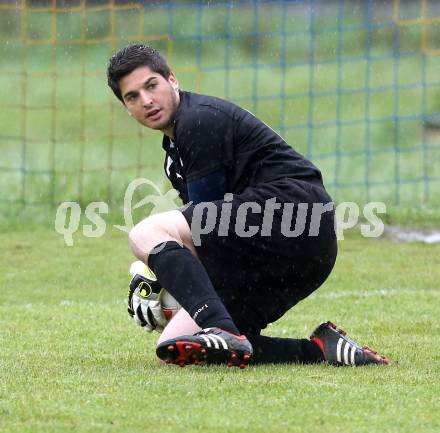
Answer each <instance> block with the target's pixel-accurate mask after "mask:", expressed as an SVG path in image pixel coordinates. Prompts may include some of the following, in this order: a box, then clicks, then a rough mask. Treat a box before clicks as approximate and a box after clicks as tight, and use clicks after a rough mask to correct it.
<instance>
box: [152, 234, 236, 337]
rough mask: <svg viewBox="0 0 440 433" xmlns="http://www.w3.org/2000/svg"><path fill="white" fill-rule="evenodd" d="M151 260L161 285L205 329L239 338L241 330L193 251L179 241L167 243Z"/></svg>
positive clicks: (153, 254) (159, 248) (163, 244)
mask: <svg viewBox="0 0 440 433" xmlns="http://www.w3.org/2000/svg"><path fill="white" fill-rule="evenodd" d="M155 250H157V251H158V252H157V253H151V254H150V255H149V257H148V266H149V267H150V268H151V270H152V271H153V272H154V273H155V275H156V277H157V280H158V281H159V282H160V284H161V286H162V287H164V288H166V290H167V291H168V292H169V293H171V295H173V296H174V297H175V298H176V300H177V301H178V302H179V303H180V305H181V306H182V307H183V308H184V309H185V310H186V311H187V312H188V313H189V314H190V316H191V317H192V318H193V319H194V320H195V322H196V323H197V325H199V326H200V327H201V328H209V327H218V328H221V329H224V330H225V331H228V332H231V333H233V334H236V335H239V334H240V332H239V331H238V329H237V327H236V326H235V324H234V322H233V321H232V318H231V316H230V314H229V313H228V311H227V310H226V308H225V306H224V305H223V303H222V301H221V300H220V298H219V297H218V295H217V292H216V291H215V289H214V286H213V285H212V283H211V280H210V279H209V276H208V274H207V272H206V269H205V268H204V267H203V265H202V264H201V263H200V261H199V260H198V259H197V258H196V257H195V256H194V255H193V254H192V253H191V251H190V250H189V249H188V248H186V247H182V246H180V245H179V244H178V243H177V242H174V241H169V242H163V243H162V244H159V245H157V246H156V247H155Z"/></svg>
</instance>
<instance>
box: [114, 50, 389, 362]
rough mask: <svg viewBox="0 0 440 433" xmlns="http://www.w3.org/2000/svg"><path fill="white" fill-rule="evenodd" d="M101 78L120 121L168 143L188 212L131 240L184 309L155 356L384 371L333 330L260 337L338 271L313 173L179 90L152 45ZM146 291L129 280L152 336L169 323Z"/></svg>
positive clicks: (171, 215) (246, 119) (231, 108)
mask: <svg viewBox="0 0 440 433" xmlns="http://www.w3.org/2000/svg"><path fill="white" fill-rule="evenodd" d="M107 77H108V84H109V86H110V87H111V89H112V90H113V92H114V94H115V95H116V97H117V98H118V99H119V100H120V101H121V102H122V104H123V105H124V107H125V109H126V110H127V111H128V114H129V115H130V116H132V117H133V118H134V119H135V120H137V121H138V122H139V123H140V124H141V125H143V126H146V127H148V128H151V129H155V130H159V131H161V132H162V133H163V134H164V135H163V140H162V147H163V149H164V151H165V164H164V168H165V172H166V175H167V177H168V179H169V180H170V181H171V183H172V185H173V187H174V188H175V189H176V190H177V191H178V192H179V195H180V198H181V199H182V201H183V203H184V204H185V206H184V207H183V208H182V209H180V210H173V211H169V212H164V213H160V214H156V215H152V216H149V217H148V218H146V219H144V220H143V221H141V222H140V223H139V224H137V225H136V226H135V227H134V228H133V229H132V230H131V232H130V234H129V241H130V246H131V248H132V251H133V253H134V255H135V256H136V257H137V258H138V259H139V260H141V261H142V262H143V263H145V264H146V265H148V267H149V268H150V269H151V270H152V271H153V273H154V274H155V276H156V277H157V282H158V284H160V286H161V287H166V289H167V290H168V292H169V293H170V294H171V295H172V296H174V298H175V299H176V300H177V301H178V302H179V303H180V305H181V306H182V309H181V310H180V311H179V312H178V313H177V314H176V315H175V317H174V318H173V319H172V320H171V321H170V322H169V324H168V325H167V326H166V328H165V329H164V331H163V332H162V334H161V337H160V339H159V342H158V345H157V348H156V353H157V355H158V357H159V358H161V359H162V360H164V361H165V362H168V363H175V364H179V365H182V366H183V365H186V364H197V363H199V362H204V363H207V364H218V363H224V364H228V365H230V366H232V365H235V366H240V367H245V366H246V365H247V364H248V363H249V362H253V363H293V362H301V363H316V362H322V361H327V362H329V363H332V364H337V365H343V364H350V365H363V364H370V363H375V364H386V363H388V361H387V359H386V358H385V357H383V356H381V355H378V354H377V353H376V352H374V351H373V350H371V349H368V348H361V347H360V346H359V345H357V344H356V343H355V342H353V341H352V340H349V339H348V338H347V337H346V336H345V333H344V332H343V331H341V330H339V329H337V328H336V326H335V325H334V324H332V323H331V322H327V323H323V324H321V325H320V326H318V327H317V328H316V329H315V331H314V332H313V333H312V335H311V338H303V339H295V338H275V337H268V336H262V335H261V331H262V329H264V328H266V326H267V325H268V324H269V323H272V322H275V321H276V320H278V319H279V318H280V317H281V316H282V315H283V314H284V313H285V312H286V311H288V310H289V309H290V308H292V307H293V306H294V305H295V304H297V303H298V302H299V301H301V300H302V299H304V298H305V297H307V296H308V295H310V294H311V293H312V292H313V291H315V290H316V289H317V288H318V287H319V286H321V285H322V283H323V282H324V281H325V280H326V278H327V277H328V276H329V274H330V272H331V270H332V268H333V266H334V263H335V260H336V254H337V244H336V236H335V230H334V210H333V206H332V202H331V198H330V197H329V195H328V194H327V192H326V190H325V188H324V185H323V181H322V177H321V173H320V171H319V170H318V169H317V168H316V167H315V166H314V165H313V164H312V163H311V162H310V161H308V160H307V159H305V158H304V157H303V156H301V155H300V154H298V153H297V152H296V151H295V150H293V149H292V148H291V147H290V146H289V145H288V144H286V142H285V141H284V140H283V139H282V138H281V137H280V136H279V135H278V134H276V133H275V132H274V131H273V130H272V129H271V128H270V127H268V126H267V125H266V124H264V123H263V122H262V121H260V120H259V119H257V118H256V117H255V116H253V115H252V114H251V113H249V112H248V111H246V110H244V109H242V108H240V107H238V106H236V105H234V104H232V103H230V102H227V101H224V100H221V99H218V98H214V97H210V96H204V95H199V94H196V93H192V92H187V91H182V90H180V89H179V85H178V80H177V78H176V76H175V74H174V73H173V72H172V71H171V69H170V67H169V66H168V64H167V63H166V61H165V59H164V58H163V57H162V56H161V55H160V53H159V52H157V51H156V50H155V49H153V48H151V47H149V46H146V45H129V46H127V47H124V48H122V49H120V50H119V51H118V52H117V53H116V54H115V55H114V56H113V57H112V58H111V59H110V62H109V65H108V70H107ZM316 210H318V212H315V211H316ZM143 284H144V283H143V278H142V276H140V275H138V274H136V275H135V277H134V279H133V281H132V283H131V290H130V299H129V305H130V308H129V310H130V311H131V313H132V315H133V316H134V318H135V319H136V321H137V322H138V323H139V324H140V325H144V326H147V328H148V329H150V330H151V329H153V328H155V327H156V326H157V325H159V326H163V325H164V324H165V323H164V322H163V320H162V319H163V318H162V316H161V310H160V305H159V303H158V302H159V301H158V299H157V295H155V294H154V293H152V294H151V297H150V296H149V294H150V293H149V292H148V293H143V294H142V293H141V292H142V285H143Z"/></svg>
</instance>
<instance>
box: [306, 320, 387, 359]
mask: <svg viewBox="0 0 440 433" xmlns="http://www.w3.org/2000/svg"><path fill="white" fill-rule="evenodd" d="M346 334H347V333H346V332H345V331H343V330H342V329H339V328H337V327H336V325H335V324H334V323H332V322H327V323H322V324H321V325H319V326H318V327H317V328H316V329H315V330H314V331H313V333H312V335H311V336H310V340H311V341H314V342H315V343H316V344H317V345H318V346H319V347H320V349H321V350H322V352H323V354H324V358H325V360H326V361H327V362H328V363H329V364H333V365H353V366H359V365H368V364H379V365H386V364H389V360H388V358H387V357H385V356H383V355H379V354H378V353H377V352H376V351H375V350H373V349H370V348H369V347H367V346H363V347H361V346H359V345H358V344H357V343H355V342H354V341H352V340H350V339H349V338H348V337H347V336H346Z"/></svg>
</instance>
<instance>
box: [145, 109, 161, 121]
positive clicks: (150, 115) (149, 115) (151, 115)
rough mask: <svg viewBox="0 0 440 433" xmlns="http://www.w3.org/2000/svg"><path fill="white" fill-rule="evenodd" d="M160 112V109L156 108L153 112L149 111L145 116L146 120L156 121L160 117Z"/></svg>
mask: <svg viewBox="0 0 440 433" xmlns="http://www.w3.org/2000/svg"><path fill="white" fill-rule="evenodd" d="M160 112H161V109H160V108H156V109H154V110H150V111H149V112H148V113H147V114H146V116H145V117H146V118H147V119H151V120H156V119H158V118H159V117H160Z"/></svg>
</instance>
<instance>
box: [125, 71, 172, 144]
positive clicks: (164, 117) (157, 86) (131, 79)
mask: <svg viewBox="0 0 440 433" xmlns="http://www.w3.org/2000/svg"><path fill="white" fill-rule="evenodd" d="M119 88H120V90H121V94H122V98H123V101H124V105H125V107H126V108H127V111H128V113H129V114H130V116H132V117H134V118H135V119H136V120H137V121H138V122H139V123H141V124H142V125H144V126H147V127H148V128H151V129H157V130H160V131H162V132H163V133H164V134H166V135H168V136H170V137H172V134H173V122H174V115H175V113H176V110H177V107H178V105H179V101H180V100H179V92H178V90H177V89H178V82H177V79H176V76H175V75H174V74H173V73H171V75H170V76H169V77H168V79H166V78H164V77H163V76H162V75H160V74H159V73H157V72H153V71H152V70H151V69H150V68H149V67H148V66H141V67H139V68H136V69H135V70H134V71H132V72H131V73H130V74H128V75H126V76H125V77H123V78H122V79H121V80H119Z"/></svg>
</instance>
